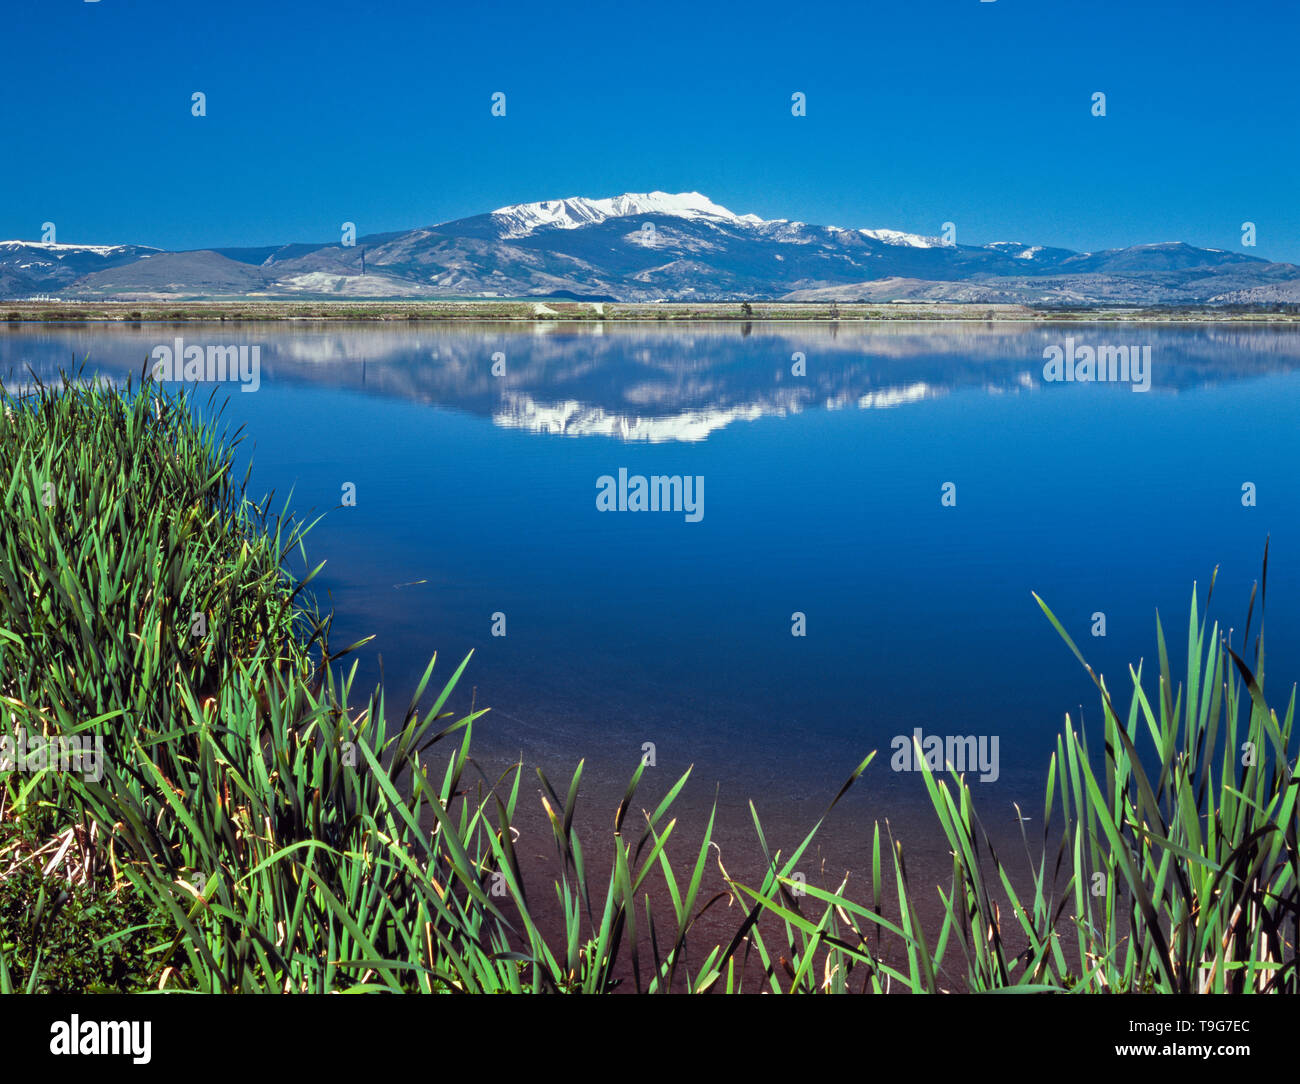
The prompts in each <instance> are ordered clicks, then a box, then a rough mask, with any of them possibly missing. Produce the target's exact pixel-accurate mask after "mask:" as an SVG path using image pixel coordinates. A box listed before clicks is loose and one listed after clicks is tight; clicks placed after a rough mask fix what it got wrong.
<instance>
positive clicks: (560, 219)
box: [492, 192, 763, 238]
mask: <svg viewBox="0 0 1300 1084" xmlns="http://www.w3.org/2000/svg"><path fill="white" fill-rule="evenodd" d="M633 215H666V216H668V217H670V218H681V219H686V220H695V221H700V220H702V221H717V222H726V223H729V224H732V223H748V224H750V225H755V226H757V225H761V224H762V221H763V220H762V219H761V218H759V217H758V216H757V215H737V214H734V213H732V212H731V211H729V210H727V208H725V207H721V206H719V205H718V204H716V203H714V202H713V201H712V200H711V199H709V197H708V196H702V195H700V193H699V192H679V193H677V194H675V195H674V194H672V193H669V192H626V193H624V194H623V195H621V196H613V197H611V198H609V199H586V198H584V197H582V196H571V197H569V198H568V199H557V200H545V201H543V202H541V203H517V204H515V205H514V206H512V207H500V208H498V209H497V210H495V211H493V212H492V217H493V219H495V220H496V221H497V222H498V223H500V227H501V236H502V237H503V238H506V237H509V238H514V237H527V236H528V235H529V234H531V233H533V232H534V231H535V230H539V229H560V230H575V229H579V228H581V227H583V226H594V225H596V224H598V223H601V222H605V221H607V220H608V219H611V218H630V217H632V216H633Z"/></svg>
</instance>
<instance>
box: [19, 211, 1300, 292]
mask: <svg viewBox="0 0 1300 1084" xmlns="http://www.w3.org/2000/svg"><path fill="white" fill-rule="evenodd" d="M51 296H56V297H58V298H62V299H67V300H72V299H77V300H123V301H130V300H142V301H149V300H159V299H167V298H176V299H178V300H180V299H256V298H275V299H293V298H297V299H312V300H315V299H321V298H338V299H363V298H381V299H452V298H484V297H497V298H539V299H544V298H568V299H578V300H591V301H626V302H650V301H698V302H707V301H712V302H717V301H743V300H766V301H772V300H786V301H805V302H806V301H824V302H831V301H843V302H851V301H867V302H891V301H943V302H970V303H979V304H999V303H1002V304H1022V305H1031V306H1041V305H1049V306H1053V305H1071V306H1082V305H1175V306H1177V305H1219V304H1237V305H1252V304H1259V305H1276V304H1286V303H1296V302H1300V266H1296V265H1294V264H1286V263H1272V262H1270V261H1268V260H1265V259H1260V258H1258V257H1255V256H1250V255H1247V254H1245V253H1244V252H1232V251H1226V250H1223V249H1206V248H1196V247H1194V246H1192V245H1188V244H1184V243H1182V242H1168V243H1163V244H1145V245H1135V246H1132V247H1129V248H1121V249H1108V250H1105V251H1101V252H1074V251H1071V250H1069V249H1064V248H1052V247H1045V246H1041V245H1030V244H1023V243H1020V242H1012V241H999V242H993V243H991V244H986V245H962V244H952V243H948V242H946V241H944V240H941V239H940V238H937V237H923V236H919V235H917V234H909V233H902V232H899V231H897V230H887V229H874V230H871V229H844V228H841V227H838V226H814V225H809V224H807V223H804V222H795V221H790V220H787V219H762V218H759V217H758V216H756V215H750V214H746V215H738V214H735V213H733V212H732V211H729V210H728V209H727V208H725V207H722V206H719V205H718V204H716V203H714V202H713V201H712V200H710V199H708V197H706V196H703V195H701V194H700V193H698V192H685V193H677V194H671V193H666V192H650V193H627V194H624V195H621V196H615V197H612V198H609V199H586V198H582V197H573V198H570V199H561V200H547V201H544V202H539V203H523V204H516V205H513V206H510V207H502V208H499V209H498V210H496V211H492V212H490V213H487V214H480V215H474V216H471V217H469V218H462V219H457V220H456V221H453V222H444V223H442V224H440V225H436V226H424V227H420V228H417V229H412V230H405V231H399V232H396V233H386V234H373V235H370V236H363V237H358V238H357V239H356V242H355V244H351V245H344V244H342V243H340V242H332V243H325V244H312V243H295V244H285V245H280V246H270V247H264V248H218V249H202V250H195V251H183V252H169V251H165V250H162V249H156V248H149V247H145V246H141V245H129V244H123V245H74V244H56V243H53V242H34V241H0V299H7V300H21V299H27V298H32V297H51Z"/></svg>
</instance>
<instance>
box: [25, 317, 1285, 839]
mask: <svg viewBox="0 0 1300 1084" xmlns="http://www.w3.org/2000/svg"><path fill="white" fill-rule="evenodd" d="M178 337H180V338H182V339H183V341H184V342H183V345H184V346H190V345H202V346H205V347H206V346H209V345H241V344H242V345H247V346H249V347H256V348H257V356H258V357H259V359H260V368H259V380H260V384H259V386H258V388H257V390H256V391H255V392H242V391H241V390H239V386H238V385H237V384H231V385H230V386H229V388H228V389H227V388H223V389H222V391H221V392H220V393H219V396H218V397H219V398H228V403H227V406H226V411H225V418H226V420H227V421H228V422H229V423H231V426H232V428H233V427H237V426H241V425H242V426H243V427H244V433H245V440H244V442H243V444H242V445H241V446H240V457H241V461H246V460H247V458H248V457H250V456H251V458H252V462H253V474H252V489H253V493H254V495H256V496H261V495H262V494H264V493H266V492H268V491H271V490H274V491H275V494H276V499H275V503H276V505H277V506H278V505H279V504H280V503H281V502H282V501H283V500H284V499H285V498H286V497H288V496H289V495H290V493H291V494H292V505H293V507H294V509H296V510H297V511H298V513H299V514H300V515H303V516H314V515H316V514H320V513H325V515H324V518H323V520H322V521H321V522H320V523H319V525H318V526H316V527H315V529H314V530H313V531H312V532H311V534H310V535H309V538H308V543H309V544H308V555H309V557H310V559H311V561H312V563H313V564H314V563H316V562H318V561H321V560H324V561H326V565H325V570H324V572H323V574H322V576H321V577H320V579H319V580H318V583H319V585H320V592H319V594H320V597H321V601H322V602H323V603H324V604H325V605H326V606H332V607H333V608H334V610H335V611H336V619H335V626H334V635H333V640H334V643H335V645H336V646H342V645H343V644H347V643H351V642H352V641H354V640H356V639H359V638H361V637H362V636H366V635H372V634H373V635H374V637H375V639H374V640H373V641H372V642H371V644H369V645H368V646H367V647H366V648H364V649H362V650H361V651H360V652H359V654H358V656H357V657H358V659H359V661H360V673H361V677H362V683H363V684H365V683H373V681H375V680H378V679H379V678H380V676H381V673H382V676H383V679H384V681H385V684H386V686H387V688H388V689H389V696H390V700H393V701H397V702H399V703H400V704H402V705H404V704H405V702H406V700H407V699H408V698H409V695H410V691H411V689H412V688H413V686H414V685H415V683H416V682H417V681H418V679H419V676H420V675H421V673H422V672H423V669H424V667H425V665H426V663H427V662H428V660H429V658H430V656H431V655H433V654H434V653H435V652H436V653H437V654H438V659H439V669H438V671H436V672H435V681H436V674H437V673H442V674H444V675H446V674H449V673H450V671H451V669H452V668H453V667H454V665H455V664H456V663H458V662H459V661H460V660H461V659H462V658H464V656H465V655H466V654H468V653H469V652H471V651H472V652H473V653H474V654H473V659H472V661H471V662H470V665H469V668H468V670H467V672H466V676H465V678H464V681H463V687H462V689H461V695H460V696H459V698H458V701H457V702H456V703H455V704H454V706H456V707H468V705H469V703H470V699H471V697H473V699H474V702H475V703H476V704H477V705H478V706H484V705H487V706H490V707H491V708H492V711H491V713H490V714H489V715H488V716H487V717H486V718H485V720H484V722H483V724H482V725H481V727H480V729H479V730H478V732H477V734H476V743H477V744H478V745H479V747H480V749H481V751H482V753H483V755H484V757H485V758H486V759H487V761H488V762H493V761H494V760H495V762H499V763H506V762H507V761H508V760H509V759H510V758H515V757H521V758H522V759H523V761H524V763H525V764H526V765H528V767H529V769H530V772H531V768H532V767H533V766H534V765H542V766H544V767H545V769H546V770H547V772H548V774H554V775H561V776H567V773H568V771H571V769H572V767H573V765H574V764H576V762H577V761H578V760H579V759H581V758H585V759H586V765H587V769H586V778H587V780H588V785H589V786H590V787H591V788H593V790H594V792H595V793H596V794H597V795H598V796H599V795H604V794H606V793H608V794H615V793H621V789H622V786H623V784H624V783H625V781H626V779H627V778H628V776H629V775H630V773H631V771H632V769H633V768H634V767H635V765H636V764H637V763H638V762H639V761H640V760H641V758H642V756H643V751H644V750H647V749H648V748H650V746H648V745H647V743H653V754H654V767H653V769H649V770H648V775H650V776H651V777H653V778H655V779H661V780H663V781H664V782H663V785H667V782H668V781H670V779H675V778H676V777H677V776H678V775H679V774H680V773H681V772H682V771H684V770H686V768H687V767H689V766H691V765H694V774H693V777H692V778H693V785H692V790H691V793H692V794H694V795H695V796H696V798H695V800H696V801H698V802H701V803H711V802H712V801H713V798H714V795H715V793H718V794H720V796H721V797H720V801H721V803H722V806H723V807H724V810H725V811H726V814H727V818H729V821H730V823H739V822H740V821H744V820H746V819H747V817H748V814H747V812H745V811H744V801H745V799H748V798H753V799H754V800H755V803H756V805H757V806H758V807H759V809H760V811H761V812H762V813H763V814H764V817H765V819H773V820H776V821H777V822H782V823H785V822H788V823H789V824H790V825H791V826H795V825H803V826H804V827H806V826H807V824H808V822H810V821H811V819H814V818H815V816H816V815H817V813H818V812H820V809H821V807H822V805H823V804H824V803H825V801H826V800H828V799H829V798H830V797H831V796H832V795H833V794H834V792H835V790H836V789H837V787H838V785H839V784H840V783H841V782H842V781H843V779H844V778H845V776H846V775H847V774H848V773H849V772H850V771H851V770H852V768H853V767H854V766H855V765H856V764H857V763H858V762H859V761H860V760H861V759H862V757H863V756H865V754H866V753H868V752H869V751H871V750H873V749H875V750H879V755H878V757H877V760H876V762H875V763H874V764H873V765H872V766H871V768H870V769H869V770H868V772H867V774H866V776H865V777H864V780H863V782H862V784H860V785H859V787H858V788H856V789H855V791H854V792H852V793H851V795H850V797H849V799H847V801H846V808H847V810H848V813H847V814H846V815H847V816H849V818H850V822H851V821H852V818H853V816H854V815H857V814H861V815H864V816H865V815H866V814H868V813H869V814H870V816H872V817H875V816H880V815H885V816H889V817H891V819H892V820H893V821H894V823H895V825H897V824H898V822H900V821H903V822H907V821H909V820H910V819H911V818H913V817H918V816H922V814H921V813H919V812H918V810H919V809H920V806H919V805H918V800H919V799H921V798H922V797H923V792H922V783H921V780H920V777H919V776H916V775H911V774H908V773H905V772H896V771H892V770H891V768H890V760H891V755H892V749H891V742H893V740H894V739H895V738H896V737H898V736H902V735H911V734H912V733H913V732H914V731H915V730H916V729H918V728H919V729H920V730H921V731H922V733H923V734H924V735H939V736H951V735H961V736H968V735H969V736H975V737H977V738H978V739H982V740H983V745H982V746H981V748H983V749H984V750H985V751H986V754H987V755H990V756H991V754H992V753H993V752H994V751H996V758H992V759H993V763H991V764H990V765H987V766H986V765H981V766H980V767H981V768H986V767H987V768H989V769H990V770H985V771H983V775H984V777H985V779H984V781H981V782H979V783H978V784H976V789H977V791H978V795H979V799H980V801H981V802H982V803H983V808H984V809H985V810H987V811H989V813H990V816H991V819H992V820H994V821H1000V820H1003V819H1005V820H1007V821H1009V820H1010V819H1011V816H1012V809H1013V806H1012V803H1013V802H1019V803H1021V804H1022V805H1023V806H1025V807H1026V808H1034V807H1035V806H1036V807H1037V809H1038V812H1039V813H1040V814H1041V802H1042V788H1043V782H1044V778H1045V767H1046V763H1047V758H1048V757H1049V755H1050V753H1051V752H1052V750H1053V748H1054V744H1055V738H1056V735H1057V733H1058V731H1059V730H1060V728H1061V725H1062V723H1063V721H1064V717H1065V715H1066V713H1069V714H1070V715H1071V716H1072V717H1073V718H1075V719H1078V718H1079V717H1080V715H1082V718H1083V721H1084V724H1085V725H1089V724H1095V723H1097V722H1098V721H1099V714H1098V708H1097V697H1096V695H1095V692H1094V690H1093V687H1092V685H1091V682H1090V681H1089V679H1088V677H1087V674H1086V673H1085V672H1084V671H1083V670H1082V668H1081V667H1080V666H1079V665H1078V663H1077V662H1076V661H1075V660H1074V659H1073V657H1072V656H1071V655H1070V653H1069V651H1068V650H1067V648H1066V647H1065V645H1064V644H1063V643H1062V642H1061V640H1060V638H1059V637H1058V636H1057V634H1056V633H1055V632H1054V631H1053V629H1052V628H1051V626H1050V625H1049V624H1048V622H1047V620H1046V619H1045V617H1044V616H1043V614H1042V613H1041V611H1040V610H1039V609H1038V607H1037V605H1036V604H1035V602H1034V600H1033V598H1032V596H1031V591H1033V592H1037V593H1038V594H1039V595H1040V596H1042V597H1043V599H1044V600H1045V601H1046V602H1047V603H1048V605H1050V606H1051V607H1052V608H1053V610H1054V611H1055V612H1056V614H1057V615H1058V616H1059V617H1060V619H1061V621H1062V623H1063V624H1064V626H1065V627H1066V629H1067V630H1068V631H1069V632H1070V634H1071V635H1072V636H1073V637H1074V638H1075V640H1076V642H1077V643H1079V645H1080V646H1081V648H1082V650H1083V651H1084V653H1085V655H1086V656H1087V657H1088V659H1089V661H1090V662H1091V663H1092V664H1093V666H1094V667H1095V668H1097V669H1098V670H1100V671H1102V672H1103V673H1105V675H1106V676H1107V679H1108V681H1109V683H1110V685H1111V687H1112V689H1115V690H1118V691H1119V698H1120V699H1122V700H1123V701H1124V702H1125V703H1126V702H1127V690H1128V689H1130V688H1131V686H1130V685H1129V684H1128V679H1127V666H1128V664H1129V663H1130V662H1137V661H1138V660H1139V659H1142V658H1145V659H1146V660H1147V675H1148V681H1149V682H1150V681H1151V680H1152V675H1153V672H1154V669H1155V666H1156V662H1155V644H1156V640H1155V618H1156V613H1157V611H1159V613H1160V614H1161V615H1162V617H1163V618H1164V620H1165V626H1166V632H1167V634H1168V636H1169V639H1170V643H1171V654H1172V655H1173V656H1174V658H1175V659H1177V658H1178V657H1179V655H1180V649H1183V650H1185V641H1184V640H1183V639H1182V638H1183V637H1184V636H1185V630H1186V623H1187V607H1188V603H1189V600H1190V596H1191V592H1192V587H1193V583H1194V582H1199V584H1200V590H1201V595H1202V599H1203V598H1204V591H1205V587H1206V586H1207V585H1208V582H1209V578H1210V575H1211V573H1212V571H1213V570H1214V568H1215V566H1216V565H1217V566H1220V572H1219V578H1218V584H1217V586H1216V588H1215V595H1214V600H1213V601H1214V605H1213V608H1212V615H1213V616H1214V617H1217V618H1218V619H1219V620H1221V621H1222V622H1223V623H1224V625H1225V626H1236V628H1238V629H1240V628H1242V627H1243V625H1244V620H1245V614H1246V606H1247V603H1248V600H1249V593H1250V587H1251V584H1252V583H1253V582H1254V581H1255V580H1256V579H1257V578H1258V576H1259V572H1260V561H1261V557H1262V553H1263V548H1264V542H1265V537H1266V536H1268V535H1271V538H1272V544H1271V553H1270V567H1269V583H1268V600H1267V601H1268V606H1267V630H1268V631H1267V646H1268V649H1269V658H1270V668H1269V674H1268V683H1267V685H1266V690H1265V691H1266V692H1270V693H1271V695H1270V699H1271V700H1272V701H1274V702H1275V703H1276V704H1277V705H1278V706H1279V707H1284V706H1285V703H1284V702H1285V696H1286V694H1288V693H1289V690H1290V686H1291V683H1292V682H1293V681H1294V680H1295V679H1296V677H1297V676H1300V667H1298V666H1297V661H1300V606H1297V602H1300V503H1298V501H1297V497H1298V496H1300V494H1298V491H1297V486H1298V485H1300V480H1298V479H1297V450H1298V449H1300V333H1298V332H1297V331H1296V330H1294V329H1290V328H1286V327H1280V326H1279V327H1244V326H1241V325H1204V326H1177V327H1173V326H1158V325H1151V324H1088V325H1074V326H1064V325H1037V326H1034V325H1023V324H1011V323H990V324H978V325H974V324H964V323H963V324H942V323H900V324H886V325H874V326H872V325H867V326H854V325H849V324H846V325H843V326H838V327H837V326H834V325H807V324H789V325H782V324H753V325H738V324H692V325H684V326H672V327H667V326H663V325H660V324H640V325H631V324H617V325H614V324H611V325H608V326H601V325H582V326H569V327H566V326H562V325H554V324H546V325H499V324H497V325H489V324H480V325H469V324H458V325H431V324H414V323H412V324H406V323H403V324H400V325H394V326H387V325H383V326H377V325H336V324H310V323H308V324H301V325H299V324H229V323H227V324H189V325H176V326H171V325H150V324H146V325H143V326H141V325H135V326H121V327H104V326H94V325H92V326H66V327H46V326H30V325H20V326H14V327H9V328H8V329H7V330H5V331H3V332H0V374H4V375H5V380H6V383H7V384H9V385H10V386H12V385H13V384H14V383H22V382H25V381H28V380H30V374H28V372H27V369H28V367H29V366H30V368H31V370H32V371H33V372H35V373H36V374H37V375H38V376H39V377H41V378H42V379H45V380H48V379H51V378H53V377H55V376H56V375H57V373H58V371H59V369H60V368H61V367H63V368H67V367H68V366H69V365H70V364H72V363H74V361H76V362H79V361H80V360H81V359H88V361H87V364H88V366H89V367H90V368H91V369H92V370H97V371H99V372H102V373H106V374H109V375H112V376H114V377H121V376H124V375H126V374H127V373H139V372H140V370H141V368H142V365H143V364H144V362H145V360H146V358H148V357H149V356H150V355H151V353H152V351H153V350H154V349H155V347H157V346H159V345H163V344H166V345H169V346H173V345H174V343H175V340H176V339H177V338H178ZM1067 339H1068V340H1070V341H1071V342H1072V343H1073V345H1074V351H1075V353H1076V354H1077V353H1078V352H1079V349H1080V347H1081V346H1083V345H1087V346H1090V347H1092V348H1094V349H1095V348H1097V347H1103V346H1113V345H1129V346H1131V347H1132V348H1133V349H1134V350H1137V351H1142V352H1143V354H1144V356H1145V351H1144V348H1149V358H1150V368H1149V372H1148V373H1147V374H1146V377H1147V378H1148V379H1149V383H1150V387H1149V390H1145V391H1135V390H1134V381H1132V380H1130V381H1129V382H1128V383H1124V382H1120V381H1115V382H1097V381H1091V382H1090V381H1086V380H1082V381H1081V380H1076V381H1072V382H1066V381H1061V382H1051V381H1047V380H1045V379H1044V365H1045V364H1046V362H1045V360H1044V358H1045V353H1046V354H1047V355H1048V356H1049V357H1050V356H1051V348H1052V347H1053V346H1061V347H1062V348H1065V345H1066V343H1067ZM201 390H202V397H203V398H206V396H207V392H208V388H207V387H204V388H202V389H201ZM620 472H625V475H623V477H626V478H627V479H628V482H627V483H626V484H622V483H620V477H621V475H620ZM637 476H643V477H645V478H647V479H650V478H653V477H659V478H667V479H673V480H674V481H673V482H672V483H671V485H672V486H674V487H678V488H676V489H668V488H666V489H665V490H664V496H665V498H666V503H672V498H673V497H674V496H675V495H677V493H678V492H679V491H680V486H687V487H690V496H691V498H692V499H693V505H694V508H695V513H691V512H690V511H688V509H687V508H685V507H683V506H680V505H679V506H678V508H677V510H676V511H674V510H671V509H670V510H660V511H630V510H628V511H620V510H618V509H619V507H620V504H622V505H624V506H625V505H626V503H627V501H626V499H625V497H626V492H627V488H628V486H635V479H636V477H637ZM602 479H605V481H603V482H602ZM678 479H680V486H679V483H678V482H677V481H676V480H678ZM1248 484H1249V486H1248ZM665 485H669V483H665ZM349 486H350V487H353V488H352V489H351V490H350V489H349ZM611 486H613V490H611V489H610V487H611ZM1243 487H1246V490H1244V489H1243ZM1250 487H1253V490H1251V488H1250ZM620 491H621V493H622V496H620ZM1246 491H1250V492H1253V500H1254V503H1253V504H1251V503H1250V498H1249V497H1247V498H1246V499H1245V500H1243V493H1244V492H1246ZM350 493H355V504H344V503H343V502H344V497H345V495H348V494H350ZM602 493H607V494H609V493H612V496H611V497H610V501H612V505H613V507H612V508H610V509H609V510H601V507H600V506H599V503H598V497H599V496H600V495H601V494H602ZM656 496H658V493H656ZM945 496H946V499H945ZM799 615H801V616H799ZM1099 619H1100V621H1104V632H1105V635H1104V636H1101V635H1094V633H1095V632H1096V631H1098V630H1099V629H1100V628H1101V624H1100V622H1099ZM1256 620H1258V618H1256ZM799 631H801V632H802V633H803V635H794V634H793V633H795V632H799ZM494 632H496V633H502V632H503V633H504V635H494ZM1252 635H1253V633H1252ZM1237 637H1238V638H1237V640H1236V641H1234V643H1238V644H1239V642H1240V633H1238V634H1237ZM1180 666H1181V664H1179V663H1176V664H1175V667H1176V670H1178V669H1179V668H1180ZM1148 688H1150V684H1149V685H1148ZM977 774H978V773H977ZM533 778H534V779H535V777H533ZM661 789H662V787H661ZM855 803H856V804H855ZM1004 815H1005V816H1004ZM916 824H917V826H918V831H919V830H920V829H919V824H920V822H916ZM851 835H852V834H851V833H850V835H849V836H846V837H845V851H846V853H847V858H846V859H845V860H846V861H853V860H854V854H856V852H857V845H856V843H855V842H854V839H855V838H856V837H851Z"/></svg>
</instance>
